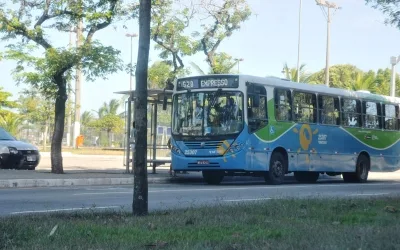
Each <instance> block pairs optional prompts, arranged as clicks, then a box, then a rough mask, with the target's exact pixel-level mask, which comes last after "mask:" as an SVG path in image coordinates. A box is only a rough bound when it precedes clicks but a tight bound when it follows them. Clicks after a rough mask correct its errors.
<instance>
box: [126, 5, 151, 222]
mask: <svg viewBox="0 0 400 250" xmlns="http://www.w3.org/2000/svg"><path fill="white" fill-rule="evenodd" d="M150 21H151V1H150V0H140V7H139V51H138V57H137V64H136V94H135V95H136V102H135V119H134V120H135V127H136V136H137V138H136V146H135V148H136V150H135V157H134V163H135V164H134V167H133V173H134V185H133V204H132V211H133V214H134V215H147V214H148V183H147V166H146V165H147V164H146V161H147V67H148V63H149V50H150ZM129 125H130V124H129ZM130 126H131V125H130Z"/></svg>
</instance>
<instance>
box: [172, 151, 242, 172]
mask: <svg viewBox="0 0 400 250" xmlns="http://www.w3.org/2000/svg"><path fill="white" fill-rule="evenodd" d="M245 169H246V166H245V158H244V155H241V154H235V155H233V154H231V155H224V156H220V157H190V158H188V157H186V156H183V155H176V154H172V170H174V171H204V170H222V171H245Z"/></svg>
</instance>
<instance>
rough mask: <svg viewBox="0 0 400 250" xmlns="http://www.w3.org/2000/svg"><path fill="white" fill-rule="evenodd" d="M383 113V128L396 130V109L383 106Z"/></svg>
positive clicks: (386, 105) (392, 106)
mask: <svg viewBox="0 0 400 250" xmlns="http://www.w3.org/2000/svg"><path fill="white" fill-rule="evenodd" d="M384 106H385V108H384V112H385V114H384V115H385V124H384V128H385V129H387V130H396V121H397V119H396V108H395V107H394V105H391V104H385V105H384Z"/></svg>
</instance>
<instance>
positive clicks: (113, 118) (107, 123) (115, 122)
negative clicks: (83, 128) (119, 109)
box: [90, 114, 124, 146]
mask: <svg viewBox="0 0 400 250" xmlns="http://www.w3.org/2000/svg"><path fill="white" fill-rule="evenodd" d="M90 125H91V126H93V127H95V128H98V129H100V130H105V131H107V138H108V145H109V146H111V145H112V136H111V135H112V134H111V133H119V132H121V131H122V130H123V127H124V121H123V120H122V119H121V117H119V116H118V115H115V114H106V115H104V116H103V117H102V118H101V119H98V120H94V121H92V122H91V123H90Z"/></svg>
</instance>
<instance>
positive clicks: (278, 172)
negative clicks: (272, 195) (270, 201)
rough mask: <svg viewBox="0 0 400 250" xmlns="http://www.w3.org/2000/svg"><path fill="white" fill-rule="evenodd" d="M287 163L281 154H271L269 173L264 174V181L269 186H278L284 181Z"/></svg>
mask: <svg viewBox="0 0 400 250" xmlns="http://www.w3.org/2000/svg"><path fill="white" fill-rule="evenodd" d="M286 164H287V161H286V159H285V157H284V156H283V154H282V153H280V152H274V153H272V156H271V160H270V164H269V171H268V172H267V173H266V174H265V177H264V178H265V181H266V182H267V183H268V184H271V185H280V184H282V183H283V181H284V180H285V173H286V169H287V166H286Z"/></svg>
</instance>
